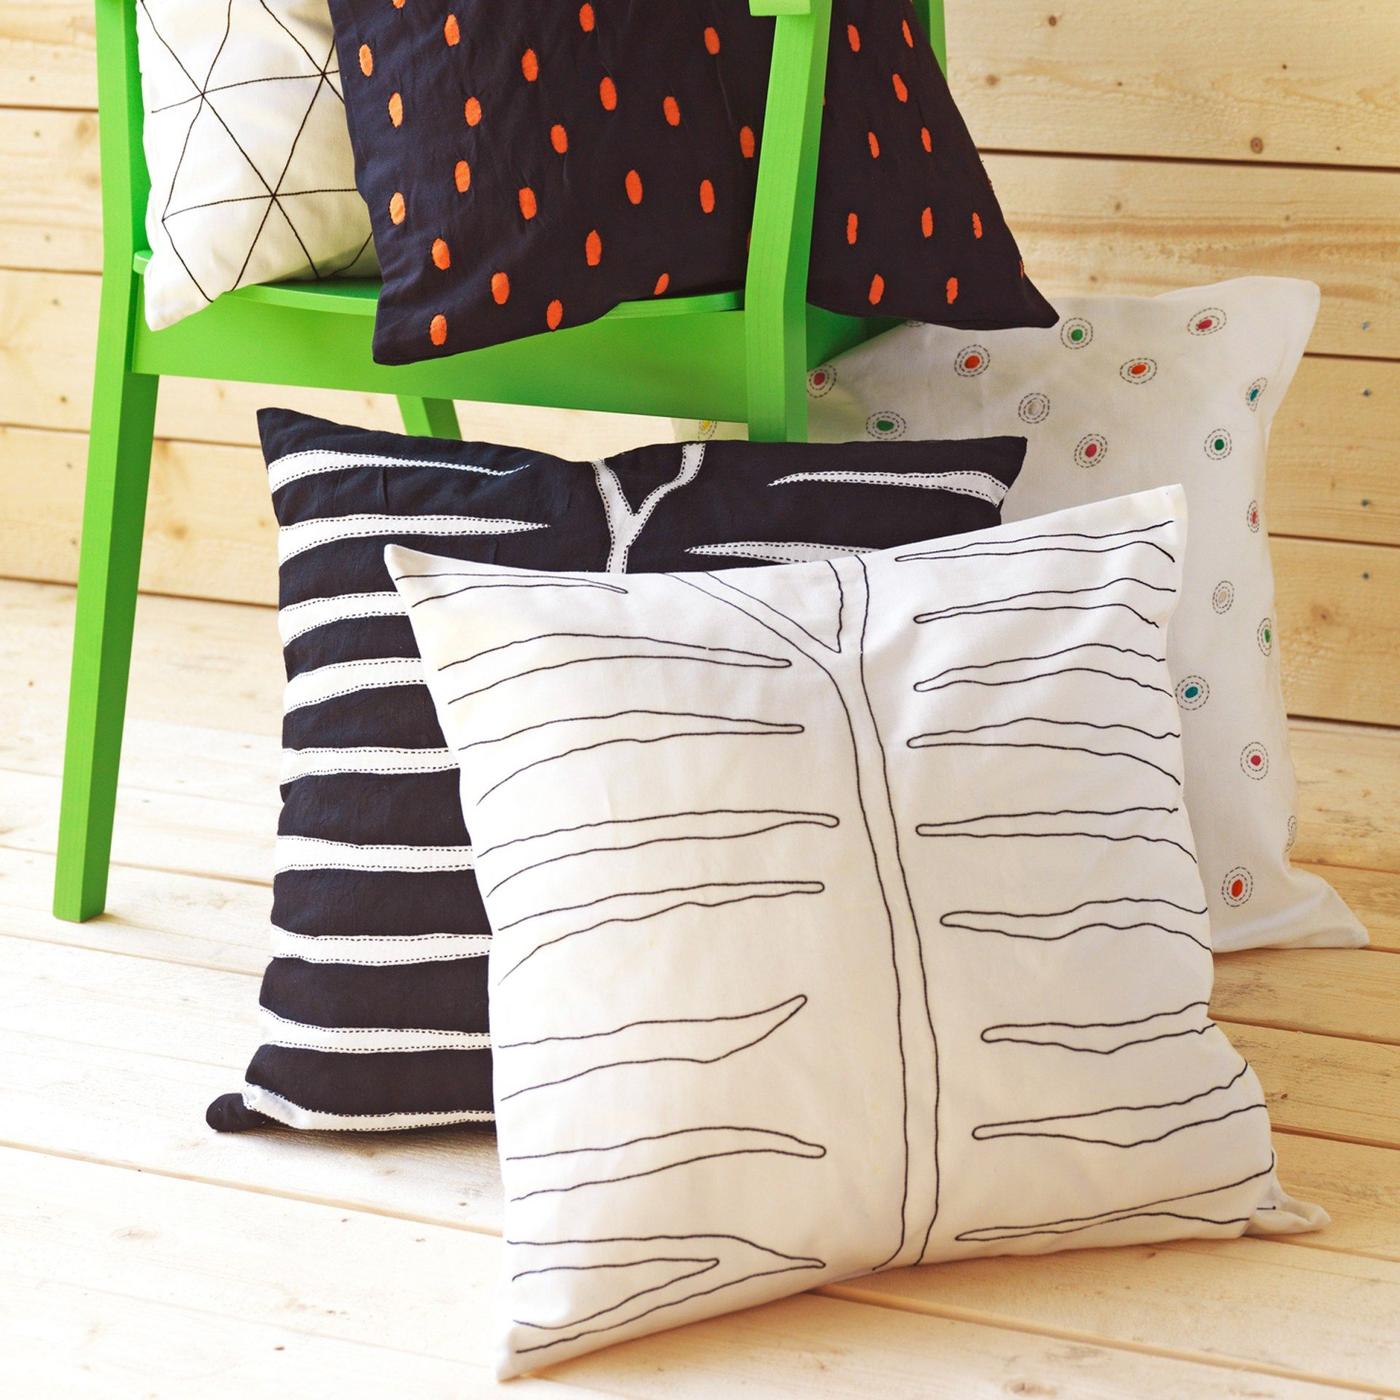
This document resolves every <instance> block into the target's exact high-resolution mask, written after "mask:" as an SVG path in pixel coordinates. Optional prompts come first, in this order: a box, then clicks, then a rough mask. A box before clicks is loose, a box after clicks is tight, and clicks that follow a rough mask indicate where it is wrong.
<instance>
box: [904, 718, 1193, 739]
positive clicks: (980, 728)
mask: <svg viewBox="0 0 1400 1400" xmlns="http://www.w3.org/2000/svg"><path fill="white" fill-rule="evenodd" d="M1013 724H1053V725H1058V726H1059V727H1061V728H1063V729H1100V730H1108V729H1127V730H1129V731H1130V732H1131V733H1133V734H1141V735H1142V737H1143V738H1144V739H1155V740H1161V739H1179V738H1181V735H1180V734H1179V733H1178V732H1177V731H1176V730H1174V729H1169V730H1166V731H1165V732H1164V733H1161V734H1154V733H1153V732H1152V731H1151V730H1150V729H1140V728H1139V727H1138V726H1137V725H1136V724H1120V723H1116V722H1112V721H1110V722H1109V723H1108V724H1100V723H1099V722H1098V721H1097V720H1092V719H1051V718H1050V717H1049V716H1047V715H1017V716H1016V718H1015V719H1006V720H1000V721H999V722H997V723H996V724H975V725H973V726H972V727H971V728H969V729H930V730H928V731H927V732H926V733H923V734H916V735H915V736H914V739H910V740H909V743H910V744H913V743H914V742H915V740H917V739H943V738H946V737H947V736H948V735H949V734H985V733H986V732H987V730H989V729H1010V728H1011V726H1012V725H1013Z"/></svg>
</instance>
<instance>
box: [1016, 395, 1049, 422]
mask: <svg viewBox="0 0 1400 1400" xmlns="http://www.w3.org/2000/svg"><path fill="white" fill-rule="evenodd" d="M1016 414H1017V417H1019V418H1020V420H1021V422H1023V423H1043V422H1044V421H1045V420H1046V419H1047V418H1048V417H1049V416H1050V397H1049V395H1048V394H1027V395H1026V396H1025V398H1023V399H1022V400H1021V402H1020V403H1018V404H1017V405H1016Z"/></svg>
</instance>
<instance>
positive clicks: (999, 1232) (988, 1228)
mask: <svg viewBox="0 0 1400 1400" xmlns="http://www.w3.org/2000/svg"><path fill="white" fill-rule="evenodd" d="M1274 1161H1275V1159H1274V1157H1273V1154H1272V1153H1271V1154H1270V1160H1269V1165H1268V1166H1267V1167H1265V1168H1263V1170H1261V1171H1257V1172H1251V1173H1250V1174H1249V1175H1248V1176H1242V1177H1240V1178H1239V1180H1238V1181H1227V1182H1224V1183H1222V1184H1221V1185H1219V1186H1203V1187H1202V1188H1201V1189H1200V1190H1199V1191H1184V1192H1182V1193H1181V1194H1180V1195H1176V1196H1163V1197H1162V1198H1161V1199H1160V1200H1156V1201H1142V1202H1140V1203H1138V1204H1136V1205H1130V1206H1119V1207H1118V1208H1117V1209H1115V1210H1105V1211H1099V1212H1098V1213H1097V1214H1096V1215H1069V1216H1066V1217H1065V1218H1064V1219H1063V1220H1041V1221H1034V1222H1032V1223H1030V1224H1025V1225H982V1226H979V1227H977V1228H976V1229H974V1230H964V1231H963V1232H962V1233H961V1234H959V1235H955V1236H954V1238H955V1239H956V1240H957V1241H958V1242H959V1243H966V1242H968V1241H973V1242H977V1243H980V1242H981V1241H977V1240H976V1238H975V1237H976V1236H979V1235H981V1236H985V1237H989V1238H990V1239H1020V1238H1022V1237H1023V1236H1025V1235H1040V1234H1062V1233H1063V1234H1073V1233H1074V1231H1072V1230H1067V1231H1059V1230H1056V1229H1054V1228H1053V1227H1055V1226H1058V1225H1072V1226H1076V1227H1078V1228H1080V1229H1093V1228H1094V1226H1096V1225H1103V1224H1115V1223H1117V1222H1118V1221H1119V1220H1135V1219H1137V1218H1139V1217H1140V1216H1144V1215H1151V1214H1153V1213H1157V1212H1156V1207H1157V1206H1169V1205H1175V1204H1176V1203H1177V1202H1178V1201H1191V1200H1195V1199H1196V1198H1197V1197H1199V1196H1216V1195H1219V1194H1220V1193H1221V1192H1222V1191H1233V1190H1235V1189H1236V1188H1238V1187H1240V1186H1248V1185H1249V1183H1250V1182H1251V1181H1258V1180H1259V1178H1260V1177H1261V1176H1268V1175H1269V1173H1270V1172H1271V1171H1273V1169H1274ZM1160 1214H1162V1215H1166V1216H1171V1217H1173V1218H1175V1219H1181V1220H1202V1221H1204V1222H1205V1223H1206V1224H1210V1225H1220V1224H1226V1225H1237V1224H1240V1223H1241V1222H1240V1220H1237V1219H1230V1220H1225V1221H1219V1220H1212V1219H1211V1218H1210V1217H1208V1216H1192V1215H1181V1216H1178V1215H1176V1214H1175V1212H1172V1211H1162V1212H1160ZM1248 1218H1249V1217H1248V1216H1245V1217H1243V1219H1244V1220H1248Z"/></svg>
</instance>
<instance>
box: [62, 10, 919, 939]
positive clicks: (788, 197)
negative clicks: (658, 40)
mask: <svg viewBox="0 0 1400 1400" xmlns="http://www.w3.org/2000/svg"><path fill="white" fill-rule="evenodd" d="M96 8H97V86H98V108H99V116H100V145H101V156H102V228H103V255H102V303H101V313H100V317H99V320H98V331H97V369H96V375H95V380H94V384H93V396H92V428H91V439H90V443H89V448H88V472H87V488H86V496H85V501H84V506H83V538H82V551H81V558H80V562H79V569H78V604H77V619H76V624H75V633H74V639H73V672H72V684H71V688H70V690H69V698H68V737H67V746H66V750H65V755H64V765H63V797H62V806H61V809H60V815H59V833H58V862H57V871H56V874H55V882H54V913H55V914H56V915H57V916H58V917H59V918H61V919H69V920H73V921H81V920H84V919H90V918H92V917H94V916H95V915H97V914H100V913H101V912H102V909H103V907H104V904H105V902H106V895H107V872H108V865H109V861H110V856H111V847H112V817H113V809H114V807H115V804H116V791H117V769H118V764H119V761H120V758H121V743H122V728H123V721H124V717H125V712H126V690H127V679H128V675H129V671H130V663H131V640H132V628H133V623H134V619H135V612H136V589H137V581H138V576H139V572H140V563H141V537H142V532H143V528H144V524H145V516H146V489H147V482H148V478H149V475H150V462H151V443H152V438H153V435H154V424H155V410H156V390H157V387H158V386H159V384H160V379H161V376H162V375H178V376H181V377H184V378H192V379H234V380H256V381H258V382H260V383H266V384H291V385H305V386H315V387H318V388H326V389H353V390H359V391H362V392H364V391H368V392H372V393H387V394H394V395H396V396H397V397H398V401H399V407H400V411H401V412H402V414H403V420H404V424H405V426H406V427H407V429H408V431H409V432H412V433H420V434H431V435H434V436H437V437H457V436H458V435H459V431H458V426H457V414H456V408H455V406H454V403H453V400H455V399H476V400H482V401H488V402H498V403H519V404H537V405H545V406H550V407H557V408H589V409H605V410H612V411H614V412H621V413H643V414H659V415H665V416H673V417H682V418H723V419H730V420H735V421H741V420H742V421H747V423H748V425H749V432H750V435H751V436H752V437H753V438H755V439H761V440H764V441H784V440H786V441H801V440H802V439H804V438H805V437H806V432H807V401H806V385H805V379H806V374H807V370H808V369H809V368H810V367H811V366H812V365H815V364H819V363H821V362H822V361H823V360H826V359H828V358H829V357H830V356H832V355H834V354H836V353H837V352H838V351H841V350H844V349H846V348H847V347H848V346H851V345H854V344H856V343H858V342H859V341H861V340H864V339H866V338H867V337H869V336H870V335H871V334H873V333H874V332H875V331H876V330H879V329H882V328H883V325H884V324H888V323H881V322H878V321H871V320H863V319H857V318H853V317H848V316H837V315H833V314H832V313H830V312H827V311H821V310H818V309H817V308H814V307H809V306H808V305H807V302H806V295H805V293H806V286H807V264H808V253H809V248H810V244H811V234H812V201H813V193H814V189H815V183H816V166H817V150H818V144H819V137H820V131H821V102H822V86H823V80H824V76H825V72H826V53H827V40H828V37H829V33H830V28H831V0H750V9H751V10H752V11H753V13H754V14H756V15H771V16H774V17H775V18H776V28H775V34H774V43H773V59H772V70H771V75H770V79H769V90H768V102H767V109H766V112H765V117H764V128H763V149H762V153H761V155H760V159H759V170H758V193H757V200H756V205H755V209H754V221H753V235H752V241H751V244H750V249H749V261H748V269H747V275H746V278H745V284H744V290H743V291H742V292H725V293H719V294H716V295H711V296H697V297H676V298H673V299H670V300H649V301H645V302H630V303H627V304H626V305H623V306H619V307H618V308H617V309H616V310H614V311H612V312H610V313H609V314H608V315H606V316H604V317H603V318H602V319H601V320H599V321H595V322H593V323H592V324H590V325H584V326H578V327H576V328H572V329H569V330H564V331H559V332H555V333H553V334H549V335H541V336H534V337H531V338H530V339H528V340H519V341H513V342H511V343H509V344H506V345H497V346H492V347H490V348H488V349H485V350H475V351H471V352H469V353H467V354H464V355H456V356H453V357H452V358H450V359H443V360H434V361H431V362H429V363H426V364H419V365H408V366H386V365H377V364H375V363H374V360H373V358H372V357H371V354H370V337H371V331H372V329H373V324H374V310H375V304H376V301H377V298H378V293H379V284H378V283H375V282H352V281H342V282H334V283H281V284H276V285H271V286H258V287H246V288H242V289H240V290H239V291H236V292H231V293H228V294H227V295H225V296H221V297H219V298H218V299H217V300H216V301H215V302H213V303H212V305H210V306H208V307H206V308H205V309H204V310H202V311H200V312H199V313H198V314H196V315H194V316H191V317H189V318H188V319H186V320H184V321H181V322H180V323H179V324H177V325H174V326H171V327H169V328H168V329H166V330H163V331H158V332H153V331H151V330H149V329H148V328H147V326H146V320H145V315H144V312H143V308H142V285H143V284H142V273H143V271H144V269H145V267H146V265H147V263H148V261H149V258H150V254H149V252H148V251H146V250H145V248H144V228H145V223H144V220H145V206H146V197H147V194H148V192H149V189H150V180H149V177H148V175H147V172H146V166H145V159H144V156H143V153H142V146H141V124H142V105H141V77H140V69H139V66H138V63H137V49H136V14H135V4H134V3H133V0H96ZM919 8H920V9H921V12H922V14H923V16H924V19H925V21H926V24H927V28H928V32H929V34H930V36H931V39H932V42H933V46H934V49H935V51H936V52H937V53H938V54H939V57H940V61H941V59H942V49H943V13H942V11H943V4H942V0H920V6H919Z"/></svg>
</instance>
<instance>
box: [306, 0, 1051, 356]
mask: <svg viewBox="0 0 1400 1400" xmlns="http://www.w3.org/2000/svg"><path fill="white" fill-rule="evenodd" d="M331 13H332V17H333V19H334V21H335V29H336V39H337V44H338V46H339V49H340V54H341V62H342V67H343V69H344V71H345V72H346V74H347V75H348V76H347V82H346V91H345V96H346V106H347V111H348V114H349V122H350V135H351V141H352V144H353V145H354V149H355V158H356V167H357V180H358V183H359V187H360V191H361V193H362V194H363V195H364V197H365V200H366V202H367V204H368V206H369V211H370V216H371V219H372V220H373V224H374V231H375V245H376V249H377V252H378V255H379V261H380V265H381V268H382V269H383V276H384V291H383V294H382V296H381V298H380V302H379V314H378V319H377V322H376V325H375V338H374V353H375V358H376V359H377V360H379V361H380V362H381V363H386V364H405V363H411V362H413V361H415V360H421V359H425V358H428V357H430V356H433V355H450V354H456V353H458V352H460V351H463V350H472V349H478V348H480V347H482V346H486V345H493V344H497V343H499V342H502V341H506V340H514V339H517V338H519V337H522V336H529V335H536V334H539V333H541V332H546V331H550V330H557V329H559V328H560V327H566V326H573V325H579V324H581V323H582V322H585V321H591V320H594V319H596V318H597V317H599V316H601V315H603V314H604V313H606V312H607V311H609V310H611V309H612V308H613V307H614V306H616V305H617V304H618V303H620V302H624V301H634V300H641V299H644V298H647V297H653V296H663V295H665V296H684V295H694V294H698V293H704V292H714V291H727V290H732V289H734V288H737V287H740V286H742V284H743V280H744V268H745V262H746V258H747V243H748V234H749V229H750V225H751V224H752V221H753V205H754V188H755V183H756V177H757V170H758V163H759V159H760V157H761V148H762V131H763V110H764V103H765V100H766V93H767V83H768V68H769V62H770V59H771V53H772V40H773V23H772V21H771V20H765V19H755V18H753V17H752V16H751V15H750V14H749V11H748V3H747V0H695V3H687V4H681V5H673V4H666V5H636V4H633V3H628V0H591V3H586V4H581V5H580V4H575V3H573V0H551V3H550V4H548V5H513V6H500V7H493V8H492V10H491V12H490V17H489V22H488V21H487V20H485V19H483V18H481V17H479V16H478V15H477V13H476V12H475V11H474V10H473V8H472V7H471V6H470V5H469V4H467V3H466V0H404V3H402V4H400V3H397V0H396V2H395V3H393V4H385V3H384V0H331ZM810 298H811V300H812V301H813V302H814V303H815V304H816V305H819V306H823V307H826V308H828V309H830V310H834V311H842V312H846V313H849V314H853V315H869V316H899V317H906V318H912V319H918V320H926V321H937V322H942V323H944V324H950V325H956V326H963V327H967V328H972V329H984V328H985V329H991V328H996V327H1004V326H1021V325H1050V324H1053V322H1054V320H1055V313H1054V312H1053V310H1052V309H1051V308H1050V307H1049V305H1048V304H1047V303H1046V302H1045V300H1044V299H1043V298H1042V297H1041V296H1040V294H1039V293H1038V292H1037V291H1036V290H1035V288H1034V287H1033V286H1032V284H1031V283H1030V282H1029V281H1028V280H1027V279H1026V278H1025V276H1024V272H1023V271H1022V268H1021V261H1020V254H1019V253H1018V251H1017V249H1016V245H1015V243H1014V242H1013V240H1012V238H1011V235H1010V234H1009V232H1008V231H1007V229H1006V225H1005V222H1004V220H1003V219H1002V216H1001V211H1000V209H999V208H998V206H997V202H996V198H995V196H994V195H993V193H992V190H991V186H990V184H989V183H988V181H987V177H986V174H985V172H984V171H983V169H982V164H981V161H980V160H979V159H978V156H977V152H976V150H975V148H974V147H973V145H972V141H971V138H970V137H969V136H968V133H967V130H966V128H965V127H964V126H963V123H962V120H961V118H960V117H959V115H958V112H957V108H956V106H955V105H954V103H953V99H952V97H951V95H950V94H949V92H948V88H947V84H946V83H945V82H944V80H943V77H942V74H941V73H940V72H939V70H938V65H937V63H936V62H935V61H934V58H933V54H932V52H931V50H930V49H929V47H928V44H927V42H926V40H925V39H924V37H923V34H922V31H921V30H920V29H919V28H918V26H917V21H916V20H915V17H914V13H913V9H912V6H911V5H910V4H909V3H908V2H907V0H836V4H835V6H834V13H833V21H832V36H831V55H830V59H829V64H828V78H827V85H826V107H825V116H824V120H823V128H822V147H821V165H820V169H819V174H818V182H817V198H816V217H815V223H814V228H813V238H812V272H811V283H810Z"/></svg>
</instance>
